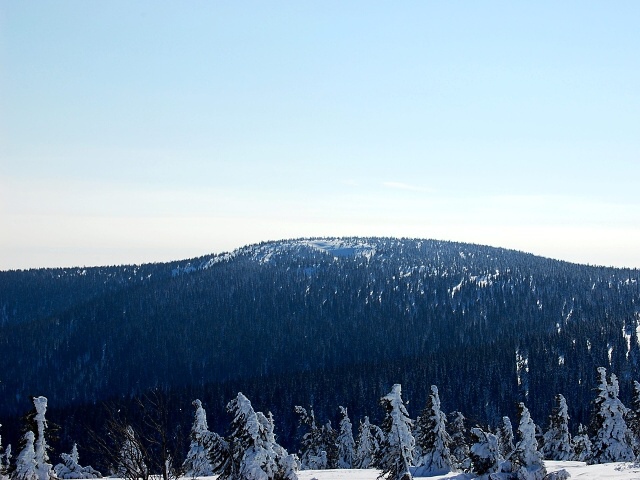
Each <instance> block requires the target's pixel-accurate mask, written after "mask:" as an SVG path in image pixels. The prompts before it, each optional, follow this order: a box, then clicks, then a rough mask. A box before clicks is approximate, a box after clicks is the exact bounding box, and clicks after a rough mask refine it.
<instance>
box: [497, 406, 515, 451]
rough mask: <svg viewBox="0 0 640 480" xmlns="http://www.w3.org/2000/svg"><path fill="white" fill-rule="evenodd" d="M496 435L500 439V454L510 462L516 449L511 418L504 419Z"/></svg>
mask: <svg viewBox="0 0 640 480" xmlns="http://www.w3.org/2000/svg"><path fill="white" fill-rule="evenodd" d="M496 435H497V437H498V443H499V444H500V454H501V455H502V457H503V458H504V459H505V460H509V459H510V458H511V455H512V454H513V452H514V450H515V449H516V446H515V443H514V441H515V438H514V436H513V426H512V424H511V419H510V418H509V417H506V416H505V417H502V422H501V424H500V426H499V427H498V431H497V433H496Z"/></svg>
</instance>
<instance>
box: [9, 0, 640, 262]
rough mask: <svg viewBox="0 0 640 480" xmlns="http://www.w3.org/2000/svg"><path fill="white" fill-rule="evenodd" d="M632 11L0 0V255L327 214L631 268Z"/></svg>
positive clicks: (155, 252)
mask: <svg viewBox="0 0 640 480" xmlns="http://www.w3.org/2000/svg"><path fill="white" fill-rule="evenodd" d="M639 18H640V2H637V1H635V0H634V1H617V2H595V1H584V0H581V1H563V2H557V1H539V2H512V1H490V0H488V1H482V2H479V1H455V0H452V1H446V2H445V1H438V2H436V1H406V2H405V1H403V2H391V1H329V0H323V1H304V2H298V1H288V2H280V1H271V2H263V1H256V2H249V1H243V0H238V1H233V2H221V1H220V2H219V1H173V2H169V1H157V0H154V1H144V0H141V1H136V2H130V1H121V0H110V1H96V2H87V1H86V0H78V1H68V0H56V1H46V0H41V1H38V2H16V1H11V0H0V270H8V269H26V268H38V267H74V266H94V265H115V264H131V263H146V262H159V261H169V260H178V259H185V258H192V257H196V256H201V255H206V254H210V253H221V252H224V251H231V250H233V249H235V248H238V247H241V246H244V245H247V244H251V243H255V242H260V241H266V240H278V239H286V238H298V237H316V236H323V237H324V236H393V237H417V238H435V239H441V240H454V241H461V242H471V243H477V244H483V245H492V246H497V247H505V248H513V249H517V250H523V251H526V252H531V253H534V254H537V255H543V256H547V257H552V258H557V259H562V260H567V261H571V262H577V263H584V264H592V265H607V266H618V267H631V268H640V198H639V195H638V192H639V191H640V188H639V187H640V88H639V86H640V55H639V54H638V52H640V29H638V19H639Z"/></svg>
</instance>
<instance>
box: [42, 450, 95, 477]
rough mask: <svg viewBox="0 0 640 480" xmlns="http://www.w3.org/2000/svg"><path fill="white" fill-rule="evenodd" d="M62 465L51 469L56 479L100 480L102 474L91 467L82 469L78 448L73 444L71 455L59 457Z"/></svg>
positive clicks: (65, 454) (64, 454)
mask: <svg viewBox="0 0 640 480" xmlns="http://www.w3.org/2000/svg"><path fill="white" fill-rule="evenodd" d="M60 457H61V458H62V463H59V464H58V465H56V466H55V467H54V468H53V471H54V472H55V474H56V477H58V478H63V479H76V478H102V474H101V473H100V472H98V471H97V470H96V469H95V468H93V467H89V466H87V467H82V466H80V464H79V463H78V462H79V459H80V457H79V455H78V446H77V445H76V444H75V443H74V444H73V448H72V449H71V453H63V454H61V455H60Z"/></svg>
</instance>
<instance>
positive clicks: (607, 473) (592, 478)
mask: <svg viewBox="0 0 640 480" xmlns="http://www.w3.org/2000/svg"><path fill="white" fill-rule="evenodd" d="M544 464H545V466H546V467H547V472H548V473H551V472H557V471H558V470H562V469H565V470H566V471H567V472H568V473H569V474H570V475H571V478H576V479H580V480H600V479H615V480H638V479H640V464H632V463H605V464H602V465H587V464H585V463H584V462H551V461H545V462H544ZM378 474H379V471H378V470H303V471H300V472H298V477H299V478H300V480H312V479H314V478H315V479H317V480H376V479H377V478H378ZM416 478H418V477H416ZM428 478H430V479H433V480H439V479H444V478H446V479H455V480H472V479H474V478H476V477H475V476H474V475H473V474H469V473H449V474H447V475H436V476H434V477H428Z"/></svg>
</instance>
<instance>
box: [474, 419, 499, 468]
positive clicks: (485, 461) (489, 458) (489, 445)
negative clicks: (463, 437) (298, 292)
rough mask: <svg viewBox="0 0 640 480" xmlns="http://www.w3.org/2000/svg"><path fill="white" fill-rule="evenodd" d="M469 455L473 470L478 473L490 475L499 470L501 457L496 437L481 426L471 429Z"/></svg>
mask: <svg viewBox="0 0 640 480" xmlns="http://www.w3.org/2000/svg"><path fill="white" fill-rule="evenodd" d="M469 457H470V459H471V465H472V468H473V471H474V472H475V473H477V474H478V475H490V474H492V473H497V472H499V471H500V465H501V464H502V461H503V458H502V455H500V445H498V437H496V436H495V435H494V434H493V433H489V432H485V431H484V430H482V429H481V428H477V427H476V428H472V429H471V448H470V449H469Z"/></svg>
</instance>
